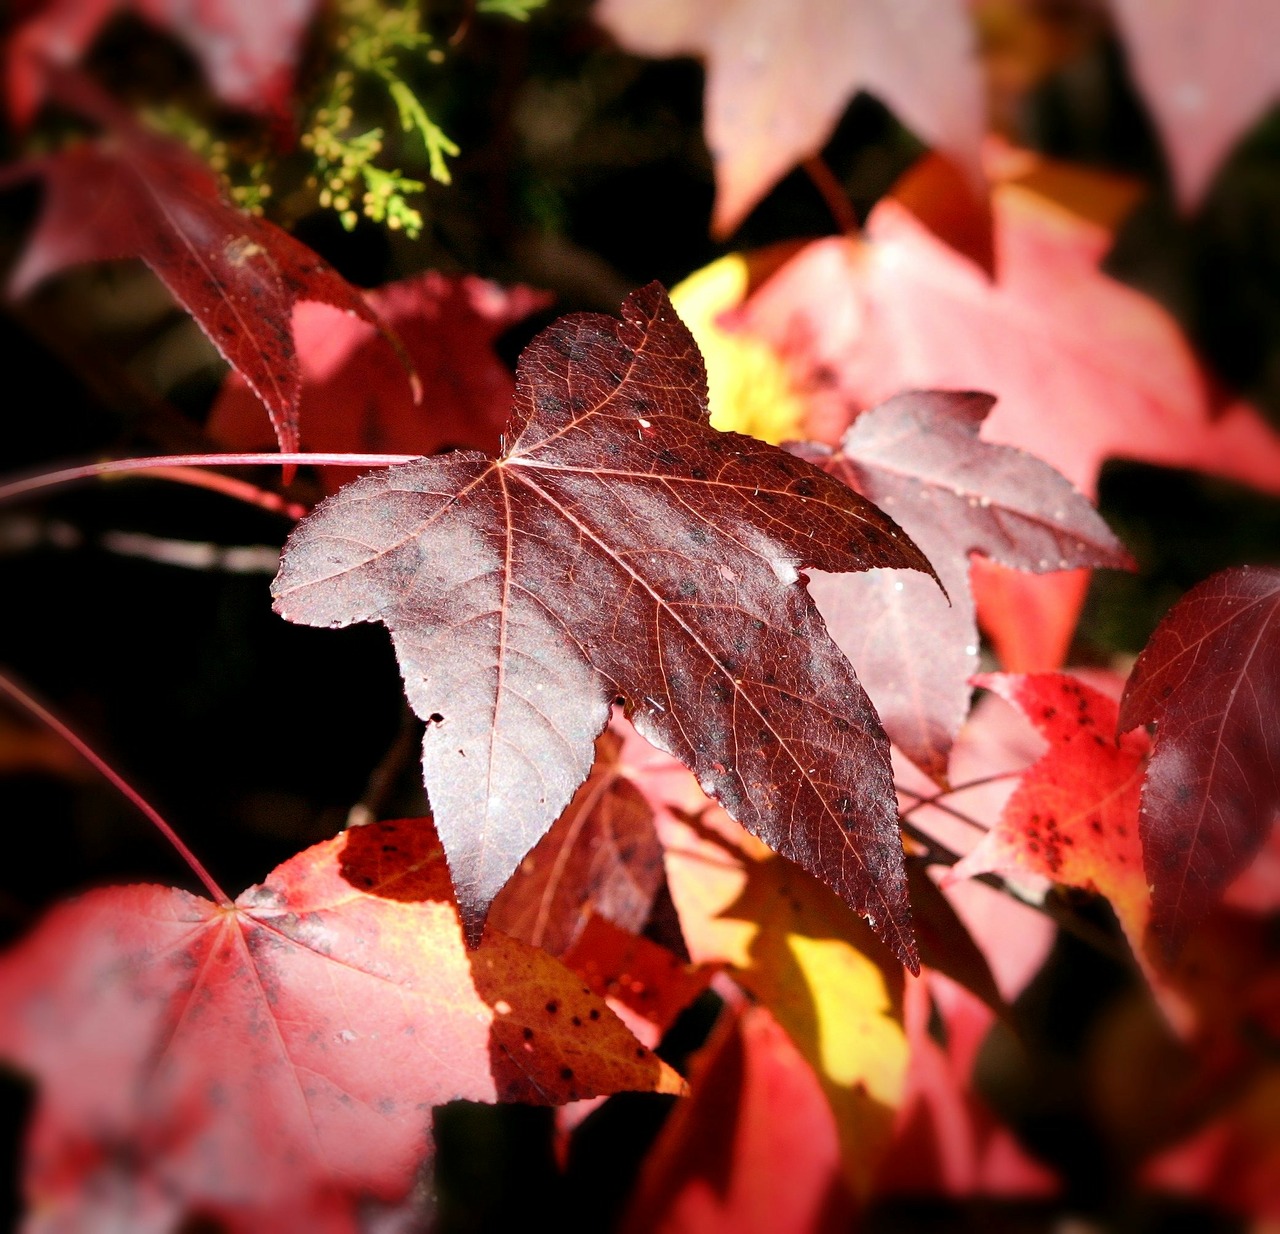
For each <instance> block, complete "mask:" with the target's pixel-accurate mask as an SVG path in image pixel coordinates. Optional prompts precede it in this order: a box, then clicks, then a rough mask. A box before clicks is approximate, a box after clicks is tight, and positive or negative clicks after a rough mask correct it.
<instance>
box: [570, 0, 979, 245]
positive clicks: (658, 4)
mask: <svg viewBox="0 0 1280 1234" xmlns="http://www.w3.org/2000/svg"><path fill="white" fill-rule="evenodd" d="M594 15H595V20H596V21H597V22H599V23H600V24H601V25H603V26H604V27H605V29H607V30H608V31H609V32H610V33H611V34H612V35H613V36H614V37H615V38H616V39H617V40H618V41H619V42H620V43H621V44H622V45H623V46H624V47H625V48H627V50H629V51H633V52H638V53H639V54H641V55H646V56H684V55H696V56H701V57H703V59H704V60H705V61H706V69H707V86H706V103H705V111H706V120H705V128H706V138H707V146H708V147H709V148H710V151H711V157H712V159H713V160H714V162H715V171H716V203H715V211H714V214H713V216H712V230H713V232H714V233H715V234H716V235H720V236H723V235H727V234H728V233H729V232H731V231H732V230H733V229H734V228H735V227H737V225H738V224H739V223H740V222H741V221H742V220H743V219H744V218H745V217H746V215H747V212H748V211H749V210H750V209H751V207H752V206H754V205H755V204H756V202H757V201H759V199H760V198H761V197H763V196H764V194H765V193H766V192H768V190H769V189H770V188H771V187H772V186H773V184H774V183H775V182H776V181H777V180H779V179H781V177H782V176H783V175H785V174H786V173H787V172H788V171H790V170H791V168H792V167H793V166H794V165H795V164H796V163H798V162H800V161H801V160H802V159H804V158H806V157H808V156H809V155H812V154H815V153H817V151H818V150H819V149H821V147H822V146H823V145H824V144H825V143H826V141H827V138H828V137H830V135H831V132H832V130H833V129H834V128H835V126H836V122H837V120H839V118H840V115H841V113H842V112H843V111H844V109H845V106H846V105H847V104H848V102H849V100H850V99H851V98H852V97H853V94H854V93H855V91H857V90H859V89H865V90H868V91H870V92H871V93H872V94H875V95H877V96H878V97H880V98H881V99H882V100H883V101H884V102H885V103H887V104H888V106H889V107H890V108H892V109H893V110H894V111H896V112H897V113H898V114H899V115H900V116H901V118H902V120H903V121H904V122H905V123H906V125H907V126H908V127H909V128H912V129H914V130H916V131H917V132H918V133H919V135H920V136H921V137H922V138H923V139H924V140H925V141H926V142H929V143H930V144H932V145H935V146H937V147H939V148H940V149H941V150H944V151H946V152H948V153H950V154H952V155H953V156H954V157H955V158H956V159H958V160H959V162H960V163H961V164H962V165H963V166H964V167H966V168H969V169H972V172H973V176H974V179H975V180H977V179H979V178H980V176H979V173H978V171H977V168H978V148H979V143H980V142H981V139H982V131H983V97H982V86H981V81H980V77H979V72H978V65H977V61H976V60H975V58H974V56H973V42H974V31H973V26H972V23H971V19H970V16H969V12H968V6H967V5H966V4H965V3H964V0H804V2H803V3H800V4H790V5H777V4H772V3H769V2H768V0H755V2H751V0H744V2H743V3H736V4H726V5H717V6H714V7H711V8H707V7H702V6H698V5H689V4H686V3H684V2H683V0H599V2H598V3H597V4H596V7H595V10H594ZM817 31H821V34H820V35H819V36H818V37H815V32H817Z"/></svg>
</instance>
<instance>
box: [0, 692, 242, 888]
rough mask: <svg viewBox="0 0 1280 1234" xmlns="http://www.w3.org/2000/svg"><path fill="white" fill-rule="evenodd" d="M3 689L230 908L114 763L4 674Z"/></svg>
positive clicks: (197, 862) (209, 877)
mask: <svg viewBox="0 0 1280 1234" xmlns="http://www.w3.org/2000/svg"><path fill="white" fill-rule="evenodd" d="M0 690H3V691H4V693H5V694H7V695H8V696H9V697H10V698H11V699H13V701H14V702H16V703H18V704H20V705H21V706H22V707H24V708H26V710H27V711H29V712H30V713H31V714H32V715H33V716H35V717H36V718H37V719H39V720H41V721H43V722H44V723H45V724H47V725H48V726H49V727H50V728H51V729H52V730H53V731H54V732H55V733H57V734H58V736H59V737H61V738H62V739H63V741H65V742H66V743H67V744H68V745H69V746H71V747H72V748H73V749H74V750H75V751H76V752H77V753H78V754H79V755H80V757H81V758H83V759H84V760H85V761H86V762H88V763H89V764H90V765H91V766H92V767H93V768H94V770H95V771H97V772H98V773H99V774H100V775H101V776H103V777H104V778H105V779H106V780H108V781H109V782H110V783H111V784H112V785H113V786H114V787H115V788H116V789H117V790H118V791H119V792H120V793H121V794H122V795H123V796H124V797H126V798H127V799H128V800H129V801H130V802H132V803H133V805H134V806H135V807H136V808H137V809H138V810H139V811H140V812H141V813H142V814H144V815H146V817H147V818H148V819H150V820H151V822H152V823H153V824H154V825H155V827H156V828H157V830H158V831H159V832H160V834H161V835H162V836H164V838H165V839H166V840H168V841H169V843H170V844H172V845H173V847H174V848H175V849H176V850H177V852H178V855H179V856H180V857H181V858H182V859H183V861H185V862H186V863H187V865H188V866H190V867H191V871H192V873H193V874H195V876H196V877H197V878H198V879H199V880H200V881H201V882H202V883H203V884H204V886H205V889H206V890H207V891H208V892H209V894H210V895H211V896H212V897H213V898H214V900H215V901H216V902H217V903H218V904H220V905H221V906H222V907H223V908H230V907H231V906H232V900H231V897H230V896H229V895H227V893H226V892H225V891H223V890H222V888H221V887H219V886H218V884H217V883H216V882H214V880H213V876H212V875H211V874H210V873H209V871H208V870H206V869H205V868H204V865H203V864H202V863H201V861H200V859H199V858H198V857H197V856H196V855H195V853H193V852H192V851H191V850H190V849H189V848H188V847H187V845H186V843H185V842H184V841H183V839H182V837H181V836H179V835H178V833H177V832H176V831H174V829H173V828H172V827H171V826H170V825H169V823H168V822H166V821H165V819H164V816H163V815H162V814H161V813H160V811H159V810H157V809H156V808H155V806H153V805H152V804H151V803H150V802H149V801H147V799H146V798H145V797H143V795H142V794H141V793H140V792H138V790H137V789H136V788H134V787H133V785H132V784H130V783H129V782H128V781H127V780H126V779H125V778H124V777H123V776H122V775H121V774H120V773H119V772H118V771H116V769H115V768H114V767H112V766H111V764H110V763H108V762H107V761H106V759H104V758H103V757H102V756H101V755H100V754H98V752H97V751H96V750H94V749H93V747H92V746H90V745H89V743H88V742H87V741H85V740H84V739H83V738H82V737H80V736H79V735H78V734H77V733H75V732H74V731H73V730H72V729H71V728H69V727H68V726H67V725H66V724H65V723H63V721H62V720H60V719H58V717H57V716H55V715H54V714H53V712H51V711H49V710H48V709H47V708H45V707H43V706H41V705H40V704H39V703H38V702H36V700H35V699H34V698H32V697H31V695H30V694H28V693H27V692H26V691H25V690H23V689H22V688H21V687H20V686H19V685H18V684H17V683H16V682H15V681H13V680H12V679H11V678H10V677H8V676H7V675H6V674H5V673H3V672H0Z"/></svg>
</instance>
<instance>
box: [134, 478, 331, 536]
mask: <svg viewBox="0 0 1280 1234" xmlns="http://www.w3.org/2000/svg"><path fill="white" fill-rule="evenodd" d="M147 474H148V476H150V477H151V479H153V480H172V481H173V483H175V484H190V485H191V486H192V487H194V488H207V489H210V490H212V491H213V492H215V493H223V494H225V495H226V496H227V497H230V498H232V499H234V500H235V501H243V502H244V503H245V504H246V505H251V506H258V507H260V508H261V509H263V510H268V511H270V512H271V513H272V514H281V515H283V516H284V517H285V518H289V519H292V520H293V521H294V522H295V523H296V522H297V521H298V519H300V518H305V517H306V516H307V515H308V514H309V513H310V512H311V507H310V506H307V505H304V504H303V503H302V502H299V501H290V500H289V499H288V498H287V497H282V496H281V495H280V494H279V493H273V492H271V490H270V489H265V488H259V487H258V486H257V485H256V484H250V483H249V482H248V480H238V479H236V477H235V476H224V475H222V474H221V473H219V472H216V471H199V470H197V469H196V468H194V467H156V468H155V469H153V470H151V471H148V473H147Z"/></svg>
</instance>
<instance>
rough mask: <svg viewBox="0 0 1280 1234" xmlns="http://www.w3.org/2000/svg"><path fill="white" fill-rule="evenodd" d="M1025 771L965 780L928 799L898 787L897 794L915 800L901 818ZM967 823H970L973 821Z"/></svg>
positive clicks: (1024, 769) (1023, 768) (1019, 770)
mask: <svg viewBox="0 0 1280 1234" xmlns="http://www.w3.org/2000/svg"><path fill="white" fill-rule="evenodd" d="M1025 771H1026V768H1025V767H1020V768H1018V770H1017V771H996V772H993V773H992V774H991V775H989V776H979V777H978V778H977V779H976V780H967V781H966V782H965V783H963V784H953V785H951V787H950V788H941V789H939V790H938V791H937V792H936V793H932V794H931V795H930V796H928V797H922V796H921V795H920V794H919V793H916V792H912V790H911V789H909V788H901V787H899V789H898V791H899V792H902V793H906V794H907V796H909V797H914V798H915V799H916V803H915V805H913V806H908V807H907V808H906V809H905V810H903V812H902V817H903V818H906V817H908V816H909V815H911V814H914V813H915V812H916V811H917V810H919V809H921V808H922V807H924V806H936V805H938V803H939V802H940V801H941V800H942V799H943V798H944V797H950V796H952V795H953V794H954V793H963V792H964V791H965V790H966V789H970V788H980V787H981V786H982V785H984V784H995V783H997V782H998V781H1000V780H1012V779H1013V777H1014V776H1020V775H1022V774H1023V773H1024V772H1025ZM941 808H942V807H941V806H939V809H941ZM969 821H971V822H972V821H973V820H969ZM973 825H974V826H975V827H982V829H983V830H984V831H985V830H986V828H985V827H983V825H982V824H981V823H978V822H974V823H973Z"/></svg>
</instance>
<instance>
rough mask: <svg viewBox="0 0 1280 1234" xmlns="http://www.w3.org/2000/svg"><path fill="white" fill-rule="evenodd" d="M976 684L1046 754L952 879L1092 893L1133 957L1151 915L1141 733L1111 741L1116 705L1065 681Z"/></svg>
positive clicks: (1002, 678) (983, 680)
mask: <svg viewBox="0 0 1280 1234" xmlns="http://www.w3.org/2000/svg"><path fill="white" fill-rule="evenodd" d="M974 682H975V684H977V685H981V686H985V687H986V688H987V689H989V690H991V691H993V692H994V693H996V694H998V695H1000V697H1001V698H1003V699H1005V700H1006V701H1007V702H1009V703H1012V704H1013V706H1015V707H1016V708H1017V709H1018V710H1019V711H1021V712H1022V714H1023V715H1024V716H1026V718H1027V719H1028V720H1029V721H1031V723H1032V725H1033V726H1034V727H1035V728H1036V729H1037V730H1038V731H1039V732H1040V734H1041V735H1042V736H1043V737H1045V738H1046V739H1047V740H1048V742H1049V749H1048V751H1047V752H1046V753H1045V755H1044V756H1043V757H1042V758H1040V759H1039V760H1038V761H1037V762H1036V763H1035V764H1034V765H1033V766H1031V767H1030V768H1029V769H1028V770H1027V771H1026V773H1025V774H1024V775H1023V776H1022V778H1021V780H1020V781H1019V783H1018V787H1017V789H1016V790H1015V791H1014V793H1013V795H1012V796H1011V797H1010V798H1009V800H1008V802H1007V803H1006V805H1005V808H1004V813H1003V814H1002V815H1001V817H1000V821H999V822H998V823H997V824H996V826H995V827H993V828H992V829H991V830H990V831H989V832H988V833H987V834H986V836H984V837H983V839H982V841H981V842H980V843H979V844H978V845H977V846H976V847H975V848H974V849H973V850H972V851H971V852H970V853H969V854H968V855H967V856H966V857H965V858H964V860H962V861H961V862H959V864H957V865H956V866H955V867H953V869H952V870H951V874H950V877H951V878H952V879H960V878H971V877H973V876H974V875H975V874H982V873H985V872H987V871H988V870H995V871H999V872H1001V873H1011V874H1015V875H1017V874H1020V873H1021V874H1027V873H1030V874H1036V875H1041V876H1043V877H1045V878H1050V879H1053V880H1054V881H1055V882H1058V883H1063V884H1065V885H1066V886H1069V887H1081V888H1084V889H1085V890H1087V891H1096V892H1098V893H1100V894H1101V895H1104V896H1106V897H1107V899H1108V900H1110V901H1111V905H1112V907H1113V908H1114V909H1115V911H1116V916H1117V917H1118V918H1119V919H1120V923H1121V925H1122V926H1123V927H1124V930H1125V933H1126V935H1128V938H1129V941H1130V944H1131V945H1132V947H1133V949H1134V952H1135V953H1136V954H1139V955H1140V954H1141V953H1142V943H1143V936H1144V934H1145V932H1146V925H1147V919H1148V915H1149V911H1150V897H1149V895H1148V892H1147V880H1146V877H1145V875H1144V874H1143V869H1142V844H1141V841H1140V840H1139V836H1138V798H1139V794H1140V792H1141V788H1142V776H1143V772H1144V770H1145V769H1146V756H1147V750H1148V746H1149V742H1148V740H1147V736H1146V734H1145V733H1129V734H1126V735H1124V736H1122V737H1120V738H1119V739H1118V740H1117V739H1116V738H1115V736H1114V734H1115V731H1116V717H1117V715H1118V714H1119V708H1118V705H1117V704H1116V702H1115V700H1114V699H1112V698H1109V697H1108V696H1107V695H1105V694H1103V693H1102V692H1101V691H1100V690H1095V689H1094V688H1093V687H1092V686H1088V685H1086V684H1085V683H1084V682H1082V681H1078V680H1077V679H1076V678H1074V677H1071V676H1068V675H1067V674H1065V673H1034V674H1015V673H987V674H983V675H981V676H979V677H975V678H974Z"/></svg>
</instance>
